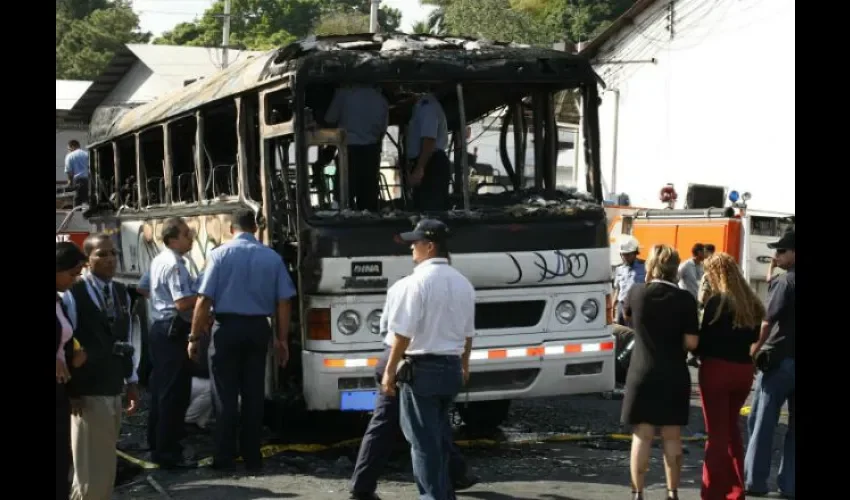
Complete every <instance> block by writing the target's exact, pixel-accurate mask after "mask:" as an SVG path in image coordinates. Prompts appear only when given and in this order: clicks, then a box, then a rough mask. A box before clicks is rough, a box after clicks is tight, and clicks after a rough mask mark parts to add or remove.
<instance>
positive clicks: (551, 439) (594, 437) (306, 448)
mask: <svg viewBox="0 0 850 500" xmlns="http://www.w3.org/2000/svg"><path fill="white" fill-rule="evenodd" d="M751 411H752V409H751V408H750V407H749V406H744V407H743V408H741V415H742V416H747V415H749V414H750V412H751ZM783 415H786V413H785V412H783ZM631 439H632V435H631V434H616V433H615V434H556V435H553V436H547V437H544V438H536V439H524V440H518V441H496V440H494V439H472V440H461V441H455V444H457V445H458V446H461V447H464V448H472V447H496V446H499V445H514V446H516V445H530V444H541V443H564V442H579V441H604V440H611V441H631ZM705 439H706V437H705V436H688V437H682V441H684V442H688V443H693V442H699V441H705ZM360 441H361V439H360V438H355V439H347V440H345V441H340V442H338V443H334V444H330V445H324V444H267V445H265V446H263V447H262V448H261V449H260V453H261V454H262V455H263V458H271V457H273V456H275V455H279V454H281V453H285V452H296V453H319V452H322V451H328V450H333V449H339V448H350V447H354V446H357V445H359V444H360ZM116 452H117V453H118V456H120V457H121V458H123V459H124V460H127V461H128V462H131V463H133V464H135V465H137V466H139V467H141V468H142V469H158V468H159V465H157V464H155V463H151V462H148V461H146V460H142V459H140V458H136V457H134V456H131V455H129V454H127V453H125V452H123V451H121V450H116ZM237 460H241V458H238V459H237ZM212 461H213V459H212V457H207V458H204V459H201V460H199V461H198V467H209V466H210V465H212Z"/></svg>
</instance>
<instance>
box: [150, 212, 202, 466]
mask: <svg viewBox="0 0 850 500" xmlns="http://www.w3.org/2000/svg"><path fill="white" fill-rule="evenodd" d="M161 236H162V243H163V244H164V245H165V247H166V248H165V249H164V250H163V251H162V252H160V253H159V254H158V255H157V256H156V257H154V259H153V260H152V261H151V264H150V271H149V276H150V285H149V287H150V288H149V293H150V303H151V309H152V312H151V319H152V320H153V322H152V323H151V325H150V330H149V331H148V341H149V346H150V358H151V365H152V371H151V376H150V380H149V381H148V388H149V390H150V395H151V402H150V412H149V414H148V445H149V446H150V448H151V458H152V459H153V462H155V463H157V464H159V466H160V467H162V468H164V469H171V468H176V467H188V466H190V465H191V464H190V463H189V462H187V461H186V460H185V459H184V458H183V447H182V446H181V445H180V440H181V439H182V438H183V435H184V425H183V420H184V418H185V415H186V409H187V408H188V407H189V397H190V393H191V387H192V373H191V366H190V365H189V363H188V362H187V361H186V350H187V348H188V342H189V333H190V330H191V326H192V311H193V309H194V307H195V302H196V299H197V295H196V294H195V289H194V286H193V283H192V278H191V276H190V275H189V269H188V268H187V267H186V262H185V261H184V260H183V256H184V255H186V253H188V252H189V251H190V250H192V243H193V239H194V238H193V235H192V230H191V229H189V226H188V225H187V224H186V222H185V221H184V220H183V219H181V218H180V217H173V218H170V219H167V220H166V221H165V223H163V225H162V232H161Z"/></svg>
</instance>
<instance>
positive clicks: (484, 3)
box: [444, 0, 554, 44]
mask: <svg viewBox="0 0 850 500" xmlns="http://www.w3.org/2000/svg"><path fill="white" fill-rule="evenodd" d="M444 22H445V25H446V30H447V31H448V32H449V33H451V34H456V35H466V36H474V37H483V38H486V39H489V40H498V41H507V42H520V43H537V44H549V43H551V42H553V41H554V38H553V34H552V32H551V29H550V28H551V27H550V26H548V25H543V24H540V22H539V20H537V19H535V18H534V16H532V15H531V14H529V13H527V12H523V11H518V10H514V9H512V8H511V5H510V0H478V1H477V2H474V4H473V2H451V3H449V4H448V5H447V6H446V7H445V11H444Z"/></svg>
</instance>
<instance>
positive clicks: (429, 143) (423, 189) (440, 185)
mask: <svg viewBox="0 0 850 500" xmlns="http://www.w3.org/2000/svg"><path fill="white" fill-rule="evenodd" d="M448 142H449V135H448V125H447V124H446V113H445V112H444V111H443V106H442V105H440V101H439V100H438V99H437V98H436V97H435V96H434V94H431V93H427V94H425V95H423V96H422V97H421V98H420V99H419V100H418V101H417V102H416V104H414V105H413V112H412V113H411V117H410V122H409V123H408V125H407V136H406V146H405V147H406V149H405V151H406V153H407V161H408V165H409V168H410V171H409V172H408V175H407V183H408V186H409V187H411V188H413V205H414V208H415V209H416V210H420V211H423V212H426V211H444V210H448V209H449V208H451V207H450V206H449V183H450V182H451V163H450V162H449V157H448V156H446V147H447V146H448Z"/></svg>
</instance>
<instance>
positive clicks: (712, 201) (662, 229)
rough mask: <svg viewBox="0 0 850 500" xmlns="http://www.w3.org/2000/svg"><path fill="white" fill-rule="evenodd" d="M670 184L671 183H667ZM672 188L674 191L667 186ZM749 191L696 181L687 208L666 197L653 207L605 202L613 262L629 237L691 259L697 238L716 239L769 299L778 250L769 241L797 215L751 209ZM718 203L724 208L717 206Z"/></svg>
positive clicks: (713, 241) (699, 240)
mask: <svg viewBox="0 0 850 500" xmlns="http://www.w3.org/2000/svg"><path fill="white" fill-rule="evenodd" d="M668 186H669V185H668ZM665 192H666V193H670V191H669V190H668V191H665ZM750 199H751V195H750V193H742V194H741V193H738V192H737V191H735V190H729V189H728V188H725V187H722V186H708V185H701V184H691V185H690V186H688V193H687V201H686V208H681V209H677V208H674V207H673V204H675V202H676V195H675V191H673V192H672V199H671V197H670V196H669V194H668V195H667V196H664V198H663V200H662V201H663V202H664V203H666V204H668V208H663V209H650V208H637V207H627V206H610V207H606V212H607V215H608V217H609V234H610V236H611V238H610V241H611V247H612V248H614V249H615V250H613V251H612V252H611V256H612V262H611V264H612V265H614V266H616V265H619V264H620V257H619V255H618V254H617V252H616V248H618V247H619V243H620V242H621V241H623V239H624V238H627V237H634V238H635V239H637V240H638V242H639V243H640V246H641V248H643V249H649V248H650V247H652V246H653V245H657V244H666V245H670V246H672V247H674V248H676V250H677V251H678V252H679V255H680V256H681V257H682V259H683V260H684V259H687V258H688V257H689V256H690V254H691V248H692V247H693V245H694V244H695V243H703V244H706V243H711V244H714V246H715V247H716V250H717V251H718V252H725V253H728V254H729V255H731V256H733V257H734V258H735V259H736V260H737V261H738V263H739V264H740V266H741V270H742V271H743V273H744V276H745V277H746V278H747V281H748V282H749V283H750V286H752V287H753V289H754V290H755V291H756V293H757V294H758V295H759V296H760V297H761V298H762V299H763V300H767V279H766V278H767V271H768V268H769V266H770V261H771V258H772V255H773V252H772V251H771V250H770V249H768V248H767V244H768V243H770V242H772V241H776V240H777V239H779V237H780V236H782V234H783V233H784V232H785V230H786V229H788V228H789V227H791V226H793V225H794V222H795V217H794V215H793V214H788V213H780V212H768V211H761V210H754V209H750V208H749V207H748V206H747V205H748V202H749V200H750ZM718 207H719V208H718Z"/></svg>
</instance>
